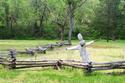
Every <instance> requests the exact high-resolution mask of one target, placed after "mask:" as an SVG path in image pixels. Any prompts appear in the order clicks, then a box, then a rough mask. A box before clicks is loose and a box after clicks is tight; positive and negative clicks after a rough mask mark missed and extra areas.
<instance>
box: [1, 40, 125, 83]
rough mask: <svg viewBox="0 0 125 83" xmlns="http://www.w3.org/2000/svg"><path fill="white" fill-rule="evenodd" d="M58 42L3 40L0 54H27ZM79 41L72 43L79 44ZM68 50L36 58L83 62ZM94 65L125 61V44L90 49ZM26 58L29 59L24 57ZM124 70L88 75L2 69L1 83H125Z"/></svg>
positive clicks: (74, 71)
mask: <svg viewBox="0 0 125 83" xmlns="http://www.w3.org/2000/svg"><path fill="white" fill-rule="evenodd" d="M55 42H56V40H0V51H1V50H2V51H5V50H8V49H9V48H15V49H17V50H25V48H27V47H35V46H38V45H44V44H49V43H55ZM77 42H78V41H73V44H74V45H75V44H77ZM65 48H66V47H61V48H55V49H54V50H52V51H47V54H36V55H37V60H42V59H64V60H67V59H73V60H81V58H80V56H79V52H78V51H66V50H65ZM87 50H88V51H89V53H90V55H91V59H92V61H93V62H107V61H119V60H125V41H124V40H118V41H115V42H113V41H110V42H109V43H107V42H106V41H104V40H100V41H96V42H95V43H94V44H93V45H91V46H89V47H88V48H87ZM25 56H27V57H25ZM17 59H19V60H27V59H29V60H34V59H35V58H34V56H30V55H22V56H21V55H20V56H19V57H17ZM124 82H125V72H124V70H111V71H97V72H94V73H92V74H91V75H85V74H84V73H83V70H79V69H72V68H65V69H62V70H60V71H57V70H53V69H52V68H49V69H45V68H44V69H43V68H32V69H21V70H8V69H5V68H3V67H2V66H1V67H0V83H124Z"/></svg>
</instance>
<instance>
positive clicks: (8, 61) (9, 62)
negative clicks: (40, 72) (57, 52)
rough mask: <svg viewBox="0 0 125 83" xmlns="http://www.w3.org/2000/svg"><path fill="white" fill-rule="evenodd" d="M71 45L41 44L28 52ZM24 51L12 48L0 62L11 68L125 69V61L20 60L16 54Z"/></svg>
mask: <svg viewBox="0 0 125 83" xmlns="http://www.w3.org/2000/svg"><path fill="white" fill-rule="evenodd" d="M63 45H69V44H65V43H56V44H49V45H45V46H41V47H40V46H39V47H37V48H35V49H34V48H32V49H33V50H32V49H27V52H26V53H30V54H32V55H34V51H40V52H43V51H46V50H47V49H53V48H54V47H55V46H63ZM17 53H22V54H23V52H19V51H16V50H14V49H10V50H9V52H8V54H7V55H8V58H5V57H4V56H0V64H2V65H3V66H4V67H7V68H9V69H21V68H33V67H53V68H54V69H61V68H63V67H64V66H66V67H72V68H78V69H83V70H85V71H86V72H88V73H91V72H93V71H96V70H112V69H125V61H116V62H105V63H94V62H92V63H89V64H88V65H85V64H84V63H83V62H81V61H75V60H41V61H18V60H17V59H16V54H17ZM2 55H3V54H2Z"/></svg>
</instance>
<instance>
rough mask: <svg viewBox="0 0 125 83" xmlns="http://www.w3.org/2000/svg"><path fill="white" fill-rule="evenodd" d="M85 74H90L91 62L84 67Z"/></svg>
mask: <svg viewBox="0 0 125 83" xmlns="http://www.w3.org/2000/svg"><path fill="white" fill-rule="evenodd" d="M85 73H87V74H88V73H92V62H90V63H89V64H88V65H87V66H86V72H85Z"/></svg>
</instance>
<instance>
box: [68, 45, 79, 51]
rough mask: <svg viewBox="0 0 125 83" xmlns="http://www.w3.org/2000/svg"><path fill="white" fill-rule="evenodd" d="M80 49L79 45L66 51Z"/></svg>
mask: <svg viewBox="0 0 125 83" xmlns="http://www.w3.org/2000/svg"><path fill="white" fill-rule="evenodd" d="M78 49H79V45H77V46H72V47H69V48H66V50H78Z"/></svg>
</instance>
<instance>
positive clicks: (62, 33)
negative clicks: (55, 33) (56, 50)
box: [61, 27, 64, 41]
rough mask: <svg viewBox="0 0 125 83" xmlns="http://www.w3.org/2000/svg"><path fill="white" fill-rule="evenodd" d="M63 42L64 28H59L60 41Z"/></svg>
mask: <svg viewBox="0 0 125 83" xmlns="http://www.w3.org/2000/svg"><path fill="white" fill-rule="evenodd" d="M63 40H64V27H61V41H63Z"/></svg>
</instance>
